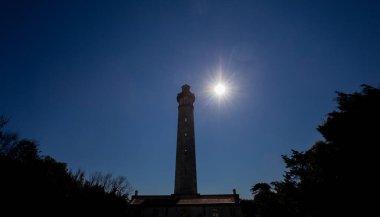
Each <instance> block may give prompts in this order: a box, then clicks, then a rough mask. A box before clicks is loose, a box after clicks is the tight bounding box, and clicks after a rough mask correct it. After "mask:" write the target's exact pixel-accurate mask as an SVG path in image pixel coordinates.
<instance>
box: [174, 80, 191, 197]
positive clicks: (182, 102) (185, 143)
mask: <svg viewBox="0 0 380 217" xmlns="http://www.w3.org/2000/svg"><path fill="white" fill-rule="evenodd" d="M194 101H195V96H194V94H193V93H191V92H190V86H189V85H187V84H185V85H183V86H182V92H181V93H179V94H178V95H177V102H178V131H177V155H176V164H175V187H174V194H175V195H196V194H197V171H196V160H195V139H194V138H195V137H194V106H193V103H194Z"/></svg>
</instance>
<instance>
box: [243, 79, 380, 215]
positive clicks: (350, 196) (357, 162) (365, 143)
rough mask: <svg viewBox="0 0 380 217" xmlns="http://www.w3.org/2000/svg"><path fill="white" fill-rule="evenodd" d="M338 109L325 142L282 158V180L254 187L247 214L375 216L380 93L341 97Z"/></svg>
mask: <svg viewBox="0 0 380 217" xmlns="http://www.w3.org/2000/svg"><path fill="white" fill-rule="evenodd" d="M336 101H337V104H338V105H337V110H336V111H333V112H331V113H329V114H328V116H327V119H326V121H325V122H324V123H323V124H321V125H320V126H318V128H317V130H318V131H319V132H320V133H321V134H322V136H323V138H324V140H323V141H317V142H316V143H315V144H314V145H312V147H311V148H310V149H309V150H307V151H302V152H301V151H296V150H292V154H291V155H290V156H286V155H284V156H282V158H283V159H284V161H285V164H286V167H287V170H286V171H285V173H284V175H283V180H281V181H275V182H272V183H270V184H268V183H257V184H255V185H254V186H253V187H252V189H251V192H252V193H253V196H254V200H253V201H243V202H242V205H243V208H244V211H245V215H246V216H256V217H279V216H281V217H287V216H289V217H290V216H292V217H322V216H352V215H354V216H355V215H356V216H369V215H370V213H376V210H375V209H376V205H375V201H377V199H376V197H377V195H378V193H377V192H378V186H379V184H378V179H377V178H376V177H377V173H378V171H379V165H380V164H379V159H380V155H379V152H378V151H377V150H378V148H379V146H380V89H378V88H374V87H371V86H368V85H363V86H362V91H361V92H354V93H352V94H346V93H341V92H338V93H337V98H336Z"/></svg>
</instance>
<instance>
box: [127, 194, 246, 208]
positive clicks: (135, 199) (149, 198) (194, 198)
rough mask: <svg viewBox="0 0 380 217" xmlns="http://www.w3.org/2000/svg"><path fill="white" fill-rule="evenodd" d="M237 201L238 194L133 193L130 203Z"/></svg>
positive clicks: (205, 203) (166, 203)
mask: <svg viewBox="0 0 380 217" xmlns="http://www.w3.org/2000/svg"><path fill="white" fill-rule="evenodd" d="M238 202H239V195H238V194H219V195H191V196H183V195H182V196H179V195H141V196H140V195H135V196H132V201H131V203H130V204H131V205H149V206H176V205H217V204H220V205H221V204H224V205H227V204H231V205H232V204H236V203H238Z"/></svg>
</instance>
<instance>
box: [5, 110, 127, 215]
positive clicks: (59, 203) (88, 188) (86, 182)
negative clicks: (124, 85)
mask: <svg viewBox="0 0 380 217" xmlns="http://www.w3.org/2000/svg"><path fill="white" fill-rule="evenodd" d="M6 123H7V121H6V119H5V118H3V117H0V174H1V179H0V192H1V194H0V199H1V201H3V202H2V205H1V207H2V212H4V213H12V215H14V216H17V215H21V214H28V215H33V214H38V215H50V216H54V215H76V214H82V215H91V214H93V215H99V214H100V215H110V216H127V214H128V213H127V208H128V194H129V193H130V192H131V191H132V189H131V185H130V184H129V183H128V181H127V180H126V178H125V177H112V175H110V174H106V175H103V174H101V173H96V175H94V176H92V177H90V178H89V179H86V177H85V173H84V172H83V171H80V170H78V171H77V172H75V173H73V172H70V171H69V170H68V169H67V165H66V164H65V163H62V162H58V161H56V160H55V159H54V158H52V157H50V156H41V155H40V153H39V149H38V146H37V144H36V143H35V142H34V141H30V140H26V139H23V140H19V139H18V137H17V136H16V134H12V133H7V132H5V130H4V128H5V125H6Z"/></svg>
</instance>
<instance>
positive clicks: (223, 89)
mask: <svg viewBox="0 0 380 217" xmlns="http://www.w3.org/2000/svg"><path fill="white" fill-rule="evenodd" d="M214 92H215V94H216V95H218V96H223V95H224V94H225V93H226V86H224V84H222V83H219V84H217V85H216V86H215V87H214Z"/></svg>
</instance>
